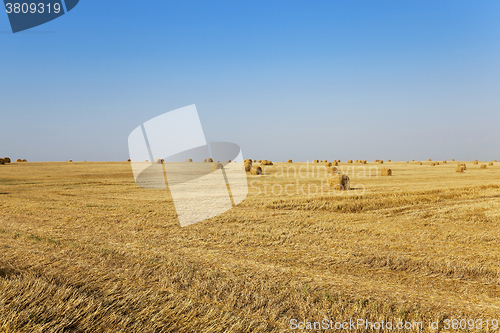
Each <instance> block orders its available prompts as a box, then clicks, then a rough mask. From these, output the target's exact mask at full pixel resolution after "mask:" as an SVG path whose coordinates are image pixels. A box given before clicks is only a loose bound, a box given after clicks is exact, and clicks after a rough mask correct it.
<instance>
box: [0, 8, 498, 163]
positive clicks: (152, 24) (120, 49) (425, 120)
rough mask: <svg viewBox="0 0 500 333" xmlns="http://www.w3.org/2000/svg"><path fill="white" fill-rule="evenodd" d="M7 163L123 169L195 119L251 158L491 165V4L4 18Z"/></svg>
mask: <svg viewBox="0 0 500 333" xmlns="http://www.w3.org/2000/svg"><path fill="white" fill-rule="evenodd" d="M0 63H1V66H0V78H1V79H0V125H1V126H0V129H1V130H0V155H2V156H10V157H11V158H27V159H28V160H31V161H56V160H68V159H73V160H88V161H91V160H100V161H108V160H109V161H113V160H124V159H126V158H128V148H127V138H128V135H129V134H130V132H131V131H132V130H133V129H134V128H136V127H137V126H138V125H140V124H141V123H143V122H145V121H147V120H149V119H151V118H153V117H156V116H158V115H160V114H162V113H164V112H167V111H170V110H174V109H177V108H180V107H183V106H187V105H191V104H196V106H197V108H198V112H199V115H200V118H201V121H202V125H203V128H204V131H205V134H206V137H207V140H208V141H229V142H234V143H237V144H239V145H240V146H241V147H242V151H243V154H244V157H245V158H247V157H248V158H255V159H270V160H275V161H281V160H286V159H288V158H292V159H294V160H302V161H305V160H313V159H328V160H331V159H342V160H346V159H368V160H373V159H376V158H378V159H389V158H390V159H393V160H410V159H415V160H424V159H425V160H426V159H428V158H432V159H452V158H455V159H457V160H459V159H461V160H475V159H479V160H493V159H500V149H499V148H500V132H499V131H498V125H499V124H500V112H499V111H500V93H499V92H500V80H499V78H500V2H498V1H477V2H473V1H459V0H458V1H457V0H453V1H451V0H450V1H441V0H440V1H435V0H433V1H424V0H419V1H332V0H330V1H320V0H317V1H316V0H315V1H305V0H304V1H293V0H286V1H284V0H283V1H281V0H263V1H260V0H228V1H210V0H202V1H191V0H183V1H159V0H151V1H147V2H145V1H141V2H138V1H123V0H122V1H118V0H108V1H96V0H81V1H80V4H79V5H78V6H77V7H75V8H74V9H73V10H72V11H71V12H69V13H68V14H66V15H64V16H62V17H61V18H59V19H56V20H54V21H52V22H49V23H47V24H44V25H42V26H39V27H36V28H34V29H31V30H28V31H26V32H21V33H17V34H12V33H11V32H10V26H9V23H8V18H7V15H6V14H3V15H0Z"/></svg>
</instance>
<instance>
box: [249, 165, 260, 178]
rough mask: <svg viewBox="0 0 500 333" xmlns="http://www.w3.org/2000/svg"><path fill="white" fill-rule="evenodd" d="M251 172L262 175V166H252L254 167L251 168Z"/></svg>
mask: <svg viewBox="0 0 500 333" xmlns="http://www.w3.org/2000/svg"><path fill="white" fill-rule="evenodd" d="M250 173H251V174H252V175H255V176H260V175H262V168H261V167H260V166H259V167H256V168H252V169H250Z"/></svg>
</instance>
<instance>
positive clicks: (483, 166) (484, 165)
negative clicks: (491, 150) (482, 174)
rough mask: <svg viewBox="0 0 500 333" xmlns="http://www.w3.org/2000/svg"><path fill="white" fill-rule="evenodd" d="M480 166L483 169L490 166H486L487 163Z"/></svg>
mask: <svg viewBox="0 0 500 333" xmlns="http://www.w3.org/2000/svg"><path fill="white" fill-rule="evenodd" d="M480 168H481V169H486V168H488V167H487V166H486V164H481V166H480Z"/></svg>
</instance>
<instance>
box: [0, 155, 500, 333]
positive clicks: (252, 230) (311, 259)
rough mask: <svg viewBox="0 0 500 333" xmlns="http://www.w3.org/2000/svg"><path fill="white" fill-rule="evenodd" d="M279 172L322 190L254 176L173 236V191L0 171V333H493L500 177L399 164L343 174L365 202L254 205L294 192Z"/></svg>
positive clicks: (70, 174)
mask: <svg viewBox="0 0 500 333" xmlns="http://www.w3.org/2000/svg"><path fill="white" fill-rule="evenodd" d="M457 163H460V164H462V163H464V162H457ZM464 164H465V163H464ZM280 167H285V168H286V167H297V168H299V167H302V168H306V169H307V170H308V171H307V175H308V176H307V177H306V178H304V179H299V181H301V182H303V183H304V184H305V185H306V186H307V185H313V184H315V185H317V186H321V184H322V183H321V182H322V181H323V180H324V177H325V176H324V175H318V174H317V173H314V174H313V173H312V171H313V168H318V167H324V166H323V165H321V166H318V165H316V166H314V165H309V166H306V164H305V163H294V164H293V165H288V164H286V163H285V164H280V163H276V164H275V165H273V166H268V167H266V175H265V176H261V177H250V181H255V182H256V183H255V184H253V185H254V186H250V187H249V190H250V194H249V196H248V198H247V199H245V201H244V202H243V203H242V204H240V205H239V206H237V207H236V208H233V209H232V210H230V211H228V212H226V213H224V214H222V215H220V216H217V217H214V218H211V219H210V220H207V221H204V222H201V223H198V224H195V225H192V226H189V227H185V228H180V227H179V225H178V221H177V219H176V215H175V207H174V205H173V202H172V199H171V197H170V196H169V195H168V191H161V190H146V189H142V188H139V187H137V186H136V185H135V184H134V181H133V176H132V173H131V168H130V164H129V163H126V162H121V163H120V162H115V163H95V162H88V163H86V164H83V163H74V164H72V165H71V166H70V165H68V164H67V163H19V164H11V165H5V166H2V170H1V171H2V176H1V177H0V249H1V255H0V290H2V292H1V293H0V309H1V310H2V311H0V327H1V329H0V331H2V332H289V331H291V330H290V329H289V321H290V319H292V318H295V319H299V320H304V319H307V320H312V321H314V320H322V319H323V318H329V319H332V320H349V318H364V319H367V320H372V321H376V320H384V321H394V322H397V321H399V320H410V321H412V320H413V321H424V323H426V322H427V321H428V320H429V319H432V320H434V319H435V318H441V319H443V318H452V317H453V318H483V319H488V318H489V319H490V320H491V318H497V316H498V307H500V288H499V283H500V269H499V268H498V261H499V259H500V255H499V254H498V246H499V241H498V240H499V239H500V228H499V224H500V213H499V211H500V186H499V185H498V179H499V176H500V168H499V167H490V168H488V169H487V170H483V171H480V170H479V168H475V169H472V170H469V171H467V173H460V174H459V173H453V172H452V171H453V169H454V168H455V167H456V166H455V165H451V164H447V165H442V166H440V167H439V168H419V167H418V166H416V165H415V164H408V163H398V162H393V163H392V164H391V169H392V170H393V171H395V174H396V175H397V176H394V177H390V178H386V177H376V176H373V177H366V178H360V176H359V175H358V172H357V170H358V168H363V166H359V165H358V166H355V165H354V166H353V165H350V166H345V167H342V169H343V171H344V173H346V174H348V175H349V177H350V180H351V187H357V185H356V186H353V184H363V185H364V186H365V187H366V193H364V194H359V195H349V194H348V192H347V191H342V192H341V195H335V194H324V195H321V194H319V195H315V196H307V195H302V194H299V195H294V196H286V195H274V194H272V193H271V192H269V193H268V195H263V194H259V193H258V191H259V190H262V189H264V187H265V186H267V187H269V186H270V185H275V184H283V185H288V184H294V183H295V181H296V179H295V178H293V177H291V176H289V177H277V176H276V173H278V172H279V171H280ZM370 167H376V166H370ZM347 168H350V169H349V170H355V172H354V173H351V172H350V171H349V170H347ZM367 168H368V166H367ZM450 171H451V172H450ZM266 184H267V185H266ZM323 184H324V183H323ZM324 185H325V186H326V184H324ZM352 191H353V190H351V191H349V192H352ZM351 194H352V193H351ZM424 327H425V325H424Z"/></svg>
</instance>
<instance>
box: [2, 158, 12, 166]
mask: <svg viewBox="0 0 500 333" xmlns="http://www.w3.org/2000/svg"><path fill="white" fill-rule="evenodd" d="M3 161H4V163H5V164H9V163H10V162H11V160H10V158H8V157H4V158H3Z"/></svg>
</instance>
